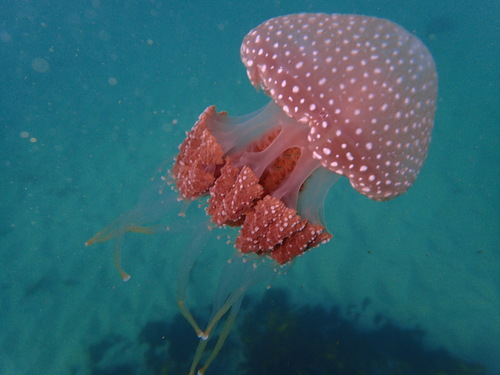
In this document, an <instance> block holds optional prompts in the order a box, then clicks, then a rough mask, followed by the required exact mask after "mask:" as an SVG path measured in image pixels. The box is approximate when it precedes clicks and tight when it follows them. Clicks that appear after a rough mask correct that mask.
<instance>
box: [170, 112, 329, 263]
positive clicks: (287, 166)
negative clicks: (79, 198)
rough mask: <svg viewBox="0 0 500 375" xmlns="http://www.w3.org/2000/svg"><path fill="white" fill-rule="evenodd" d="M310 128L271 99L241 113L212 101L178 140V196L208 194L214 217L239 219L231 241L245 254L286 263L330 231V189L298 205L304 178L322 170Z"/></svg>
mask: <svg viewBox="0 0 500 375" xmlns="http://www.w3.org/2000/svg"><path fill="white" fill-rule="evenodd" d="M308 132H309V129H308V126H307V125H304V124H301V123H299V122H297V121H296V120H294V119H292V118H290V117H288V116H287V115H286V114H285V113H284V112H283V111H282V110H281V108H280V107H279V106H277V105H276V104H275V103H274V102H271V103H269V104H268V105H266V106H265V107H263V108H261V109H260V110H258V111H255V112H254V113H251V114H248V115H244V116H240V117H229V116H228V115H227V113H226V112H219V113H217V112H216V110H215V107H214V106H211V107H208V108H207V109H206V110H205V111H204V112H203V113H202V114H201V115H200V117H199V119H198V121H197V122H196V124H195V125H194V127H193V129H192V130H191V131H190V132H189V133H188V134H187V136H186V139H185V140H184V142H183V143H182V144H181V146H180V148H179V149H180V151H179V155H178V156H177V158H176V160H175V164H174V166H173V168H172V176H173V177H174V179H175V181H176V185H177V187H178V190H179V193H180V195H181V197H182V198H184V199H190V200H192V199H196V198H198V197H201V196H205V195H208V196H209V200H208V208H207V213H208V214H209V215H210V216H211V218H212V221H213V222H214V223H216V224H217V225H231V226H241V230H240V233H239V235H238V237H237V239H236V242H235V246H236V247H237V248H238V249H239V250H240V251H241V252H242V253H247V252H255V253H257V254H263V255H268V256H270V257H272V258H273V259H275V260H276V261H277V262H278V263H280V264H283V263H286V262H288V261H290V260H291V259H293V258H294V257H295V256H297V255H301V254H302V253H303V252H305V251H306V250H308V249H310V248H312V247H315V246H317V245H319V244H320V243H322V242H325V241H327V240H329V239H330V238H331V237H332V236H331V234H330V233H328V232H327V231H326V229H325V225H324V222H323V221H322V215H321V211H322V207H323V202H324V198H325V195H326V193H327V191H328V189H323V191H322V192H321V194H320V195H319V196H316V197H314V198H313V199H311V197H310V196H309V197H308V198H307V199H305V201H306V202H307V207H306V208H305V209H304V213H302V210H301V212H298V211H297V210H298V208H299V207H301V206H304V205H301V204H300V202H299V201H300V200H302V196H304V197H307V196H308V195H310V194H308V192H307V190H308V189H307V184H305V182H306V180H307V179H308V178H309V177H310V176H311V175H312V174H313V172H315V171H316V170H320V169H324V168H323V167H321V164H320V162H319V161H318V160H316V159H315V158H313V156H312V152H311V151H310V150H309V148H308V141H307V135H308ZM329 174H330V175H333V176H335V174H333V173H332V172H329ZM334 180H335V178H334V179H333V180H332V182H331V183H330V185H329V186H331V184H333V182H334ZM329 186H328V187H329ZM304 187H306V188H304ZM313 190H315V193H316V194H317V193H318V191H321V190H318V189H313ZM299 197H301V198H300V199H299Z"/></svg>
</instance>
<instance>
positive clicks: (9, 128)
mask: <svg viewBox="0 0 500 375" xmlns="http://www.w3.org/2000/svg"><path fill="white" fill-rule="evenodd" d="M403 4H404V5H403ZM499 10H500V5H499V3H498V1H495V0H481V1H474V0H460V1H451V0H447V1H441V0H432V1H431V0H425V1H422V0H409V1H405V2H404V3H403V2H401V1H398V0H392V1H390V0H382V1H371V0H364V1H363V0H358V1H326V0H325V1H279V0H275V1H244V0H243V1H242V0H238V1H201V0H198V1H173V0H172V1H168V0H164V1H159V0H158V1H154V0H150V1H100V0H91V1H78V2H77V1H69V0H59V1H14V0H5V1H2V2H1V3H0V66H1V69H0V83H1V84H0V176H1V179H0V374H5V375H11V374H16V375H17V374H33V373H38V374H78V375H83V374H94V375H97V374H101V375H103V374H122V375H123V374H179V373H187V370H188V368H189V363H190V360H191V357H192V354H193V353H194V349H195V346H196V338H195V335H194V333H193V332H192V329H191V327H190V326H189V325H188V324H187V323H186V322H184V320H183V319H182V318H181V317H180V316H179V314H178V311H177V306H176V303H175V294H176V278H177V269H178V266H179V263H180V260H181V258H182V254H183V252H184V249H185V248H186V247H189V246H190V245H192V244H193V243H195V241H196V243H200V242H201V243H203V247H204V252H203V255H202V256H201V258H200V260H199V262H198V263H199V267H198V268H196V269H195V272H194V273H193V275H192V278H191V281H190V285H189V291H188V293H189V303H190V305H191V306H192V307H193V310H194V311H195V314H197V315H198V316H199V317H200V318H201V319H206V318H207V317H208V315H209V313H210V303H211V300H212V298H213V294H214V289H215V284H216V281H217V279H218V276H219V274H220V270H221V268H222V266H223V264H224V263H225V260H226V259H227V258H229V257H230V256H231V254H232V253H233V248H232V245H231V244H226V241H225V240H224V239H220V238H218V235H219V237H220V236H225V231H224V230H220V231H219V230H218V229H216V230H212V231H206V230H204V228H200V225H199V223H200V218H202V216H203V215H204V210H203V209H201V208H198V207H197V204H196V203H195V204H192V205H191V206H192V207H190V208H189V210H188V212H187V214H188V215H187V217H186V218H182V217H179V216H178V215H177V213H178V212H179V206H178V205H176V204H175V195H174V193H171V194H172V206H171V207H172V208H171V209H170V210H169V211H168V212H166V215H165V221H166V222H167V223H168V224H169V225H170V227H171V232H170V233H163V234H156V235H152V236H145V235H139V234H130V235H127V236H126V237H125V244H124V248H123V254H122V255H123V256H122V259H123V265H124V268H125V269H126V270H127V271H128V272H130V273H131V274H132V279H131V280H130V281H129V282H127V283H123V282H122V281H121V279H120V277H119V275H118V273H117V272H116V270H115V268H114V267H113V261H112V250H113V245H112V244H111V243H105V244H99V245H94V246H92V247H88V248H86V247H85V246H84V242H85V241H86V240H87V239H89V238H90V237H91V236H92V235H94V234H95V233H96V232H97V231H98V230H100V229H101V228H102V227H103V226H105V225H106V224H108V223H109V222H110V221H112V220H113V219H114V218H116V217H117V216H118V215H119V214H120V213H122V212H124V211H127V210H128V209H130V208H131V207H133V206H134V205H135V204H136V202H137V200H138V199H139V198H138V197H140V196H141V194H143V192H144V191H148V188H151V184H152V183H151V181H150V179H151V177H152V176H153V175H154V174H155V171H156V170H157V169H158V167H159V166H162V165H163V166H164V167H165V168H168V167H169V166H170V164H171V160H172V158H173V157H174V155H175V153H176V150H177V146H178V144H179V143H180V142H181V141H182V139H183V137H184V134H185V132H186V131H187V130H189V129H190V128H191V126H192V125H193V124H194V122H195V121H196V119H197V117H198V115H199V114H200V113H201V112H202V111H203V110H204V109H205V108H206V107H207V106H208V105H211V104H215V105H217V108H218V110H226V111H228V112H229V113H230V114H231V115H241V114H245V113H248V112H251V111H253V110H255V109H257V108H260V107H261V106H262V105H263V104H265V103H266V102H267V101H268V98H267V97H266V96H265V95H264V94H263V93H262V92H255V90H254V88H253V87H252V86H251V85H250V83H249V82H248V79H247V77H246V72H245V69H244V67H243V65H242V63H241V62H240V59H239V46H240V43H241V41H242V39H243V37H244V36H245V35H246V33H247V32H248V31H249V30H250V29H252V28H253V27H255V26H257V25H258V24H260V23H261V22H263V21H265V20H266V19H268V18H271V17H275V16H278V15H284V14H288V13H296V12H325V13H356V14H364V15H371V16H378V17H382V18H387V19H390V20H392V21H394V22H396V23H398V24H400V25H402V26H403V27H404V28H406V29H407V30H409V31H410V32H412V33H415V34H416V35H417V36H418V37H419V38H421V39H422V41H423V42H424V43H425V44H426V45H427V47H428V48H429V50H430V51H431V53H432V55H433V56H434V59H435V61H436V65H437V70H438V75H439V93H438V109H437V114H436V119H435V128H434V133H433V139H432V143H431V147H430V153H429V156H428V159H427V162H426V164H425V165H424V168H423V169H422V172H421V174H420V176H419V178H418V180H417V181H416V183H415V184H414V186H413V187H412V188H411V189H410V190H409V191H408V192H407V193H406V194H404V195H403V196H402V197H400V198H397V199H395V200H391V201H388V202H383V203H380V202H373V201H370V200H369V199H367V198H365V197H363V196H361V195H360V194H358V193H357V192H355V191H354V190H353V189H352V188H351V187H350V185H349V183H348V182H347V180H346V179H342V180H341V181H339V182H338V183H337V184H336V185H335V186H334V187H333V188H332V190H331V191H330V193H329V196H328V199H327V202H326V206H325V213H326V222H327V225H328V228H329V230H330V231H331V232H332V233H333V235H334V238H333V240H332V241H330V242H329V243H328V244H327V245H323V246H321V247H319V248H317V249H314V250H312V251H310V252H308V253H307V254H305V255H304V256H302V257H301V258H299V259H297V260H296V261H295V264H294V265H293V266H292V267H291V268H290V269H289V270H288V272H287V273H286V274H285V275H280V276H279V277H277V278H276V280H275V281H274V282H273V283H272V285H271V286H272V287H271V289H269V290H267V289H266V286H265V285H258V286H256V287H255V288H253V290H252V291H251V292H250V293H249V296H248V298H247V299H246V300H245V303H244V305H243V307H242V311H241V312H240V316H239V319H238V321H237V324H236V327H235V328H234V330H233V332H232V334H231V336H230V338H229V340H230V341H229V343H228V344H227V345H226V346H225V347H224V348H223V350H222V352H221V354H220V355H219V357H218V358H217V359H216V361H215V363H214V364H213V368H211V369H210V370H209V371H208V373H213V374H235V373H241V374H250V375H253V374H280V373H283V374H284V373H286V374H376V373H384V374H438V373H439V374H499V373H500V349H499V348H500V318H499V311H500V246H499V244H500V205H499V188H500V186H499V177H498V176H499V167H498V162H499V160H500V155H499V151H498V150H499V144H500V142H499V141H500V139H499V133H500V131H499V126H500V103H499V89H498V87H499V85H498V82H499V78H500V77H499V72H500V67H499V63H498V62H499V61H500V49H499V45H498V40H499V39H500V32H499V30H500V27H499V26H500V21H499V20H500V11H499ZM153 188H154V187H153ZM143 199H145V200H146V201H147V199H148V196H147V194H146V197H145V198H144V195H143ZM139 201H140V199H139ZM147 203H151V202H145V203H144V205H145V206H146V205H147ZM140 207H142V206H141V205H140V204H139V208H140ZM196 223H198V224H196ZM200 236H201V237H200Z"/></svg>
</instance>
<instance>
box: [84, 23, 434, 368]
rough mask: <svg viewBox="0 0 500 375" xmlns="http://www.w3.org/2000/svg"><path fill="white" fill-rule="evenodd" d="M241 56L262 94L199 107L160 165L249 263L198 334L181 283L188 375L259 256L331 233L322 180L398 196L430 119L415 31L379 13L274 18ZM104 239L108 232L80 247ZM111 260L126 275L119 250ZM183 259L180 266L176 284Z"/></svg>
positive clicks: (297, 248)
mask: <svg viewBox="0 0 500 375" xmlns="http://www.w3.org/2000/svg"><path fill="white" fill-rule="evenodd" d="M241 59H242V61H243V63H244V64H245V67H246V69H247V74H248V77H249V79H250V81H251V82H252V84H253V85H254V86H255V87H260V88H262V89H263V91H264V92H265V93H266V94H267V95H269V96H270V97H271V99H272V100H271V101H270V103H269V104H268V105H266V106H265V107H264V108H262V109H260V110H258V111H256V112H254V113H252V114H249V115H245V116H241V117H236V118H230V117H229V116H228V115H227V113H226V112H217V111H216V109H215V107H214V106H211V107H208V108H207V109H206V110H205V111H204V112H203V113H202V114H201V115H200V117H199V119H198V121H197V122H196V124H195V125H194V127H193V128H192V130H191V131H190V132H188V133H187V136H186V139H185V140H184V142H183V143H182V144H181V145H180V147H179V154H178V156H177V157H176V160H175V164H174V166H173V168H172V170H171V174H172V177H173V179H174V181H175V184H176V186H177V190H178V193H179V195H180V197H181V198H182V199H186V200H194V199H198V198H199V197H203V196H208V208H207V213H208V214H209V215H210V217H211V220H212V221H213V222H214V223H215V224H217V225H229V226H234V227H240V229H239V233H238V236H237V238H236V241H235V247H236V248H237V249H238V253H239V254H240V256H239V258H238V259H240V260H241V259H246V260H245V261H243V262H240V263H238V262H235V263H238V264H239V265H238V266H236V265H235V266H234V267H241V266H242V264H243V263H245V262H246V263H249V264H251V267H250V266H249V267H247V268H242V271H241V272H239V271H238V273H239V276H240V279H239V281H238V282H236V284H235V285H234V286H233V288H234V290H233V291H232V292H230V293H227V296H226V295H225V297H224V298H223V300H225V302H224V303H223V304H222V305H220V304H219V305H217V306H218V307H217V308H215V309H214V311H215V313H214V315H213V316H212V318H211V319H210V323H209V324H208V326H207V329H205V330H201V329H200V327H199V326H198V324H197V322H196V321H195V319H194V318H193V317H192V315H191V314H190V312H189V310H188V309H187V307H186V306H185V303H184V296H185V288H184V287H182V288H180V290H181V291H180V293H179V296H178V305H179V307H180V309H181V312H182V313H183V315H184V316H185V317H186V319H187V320H188V321H189V322H190V323H191V325H192V326H193V327H194V329H195V331H196V333H197V334H198V336H199V337H200V338H201V340H200V344H199V347H198V350H197V352H196V355H195V358H194V360H193V365H192V367H191V370H190V373H191V374H194V373H195V371H196V368H198V364H199V362H200V360H201V357H202V354H203V352H204V350H205V347H206V345H207V339H208V338H210V337H211V335H212V330H213V328H214V327H215V325H216V324H217V322H218V321H219V320H220V319H221V318H222V317H223V316H224V315H225V314H226V313H227V312H228V315H227V318H226V323H225V325H224V328H223V330H222V333H221V334H220V336H219V338H218V341H217V344H216V345H215V347H214V349H213V350H212V352H211V355H210V356H209V357H208V359H207V361H206V364H205V365H204V366H203V367H201V368H200V369H199V370H198V372H197V373H198V374H202V373H204V372H205V370H206V368H207V367H208V365H209V364H210V363H211V362H212V361H213V359H214V358H215V356H216V355H217V353H218V352H219V350H220V348H221V346H222V344H223V342H224V340H225V338H226V337H227V335H228V333H229V331H230V328H231V326H232V323H233V322H234V319H235V317H236V314H237V312H238V308H239V304H240V303H241V298H242V297H243V295H244V292H245V291H246V289H248V287H250V286H251V285H253V284H255V283H256V282H258V281H260V280H263V279H264V276H262V275H257V274H256V273H255V272H256V271H255V270H256V269H259V267H260V266H259V265H260V264H261V262H262V260H263V259H268V260H270V261H271V264H274V265H273V266H272V267H271V269H272V270H274V269H276V266H277V265H285V264H287V263H289V262H290V261H291V260H293V259H294V258H295V257H297V256H300V255H302V254H303V253H304V252H305V251H307V250H308V249H311V248H313V247H315V246H317V245H319V244H321V243H324V242H326V241H328V240H329V239H330V238H331V237H332V236H331V234H330V233H329V232H328V231H327V230H326V227H325V223H324V222H323V220H322V215H321V210H322V205H323V200H324V197H325V195H326V192H327V191H328V189H329V187H330V186H331V185H332V184H333V183H334V182H335V181H336V180H337V179H338V178H339V177H341V176H346V177H347V178H348V179H349V181H350V183H351V185H352V186H353V187H354V189H356V190H357V191H358V192H359V193H361V194H363V195H365V196H367V197H368V198H370V199H373V200H376V201H384V200H388V199H392V198H394V197H397V196H399V195H401V194H403V193H404V192H405V191H406V190H408V188H409V187H410V186H411V185H412V184H413V182H414V181H415V179H416V178H417V176H418V173H419V172H420V169H421V168H422V165H423V163H424V161H425V158H426V156H427V151H428V147H429V142H430V137H431V132H432V127H433V122H434V112H435V108H436V95H437V74H436V70H435V65H434V61H433V59H432V56H431V55H430V53H429V51H428V50H427V48H426V47H425V46H424V45H423V43H422V42H421V41H420V40H419V39H418V38H417V37H415V36H413V35H411V34H409V33H408V32H407V31H406V30H404V29H403V28H402V27H400V26H398V25H396V24H394V23H392V22H390V21H387V20H383V19H379V18H374V17H366V16H359V15H336V14H334V15H328V14H294V15H289V16H283V17H277V18H273V19H270V20H268V21H266V22H264V23H262V24H261V25H259V26H258V27H256V28H255V29H253V30H252V31H250V32H249V33H248V35H247V36H246V37H245V39H244V40H243V44H242V46H241ZM129 216H130V215H129ZM128 220H131V219H128ZM115 227H116V224H115V225H114V226H113V227H112V228H113V229H112V230H113V233H123V232H124V231H126V230H134V231H137V232H147V230H144V229H142V228H143V227H142V226H140V225H137V223H135V222H134V223H130V222H127V223H122V224H120V225H119V227H120V228H121V230H119V228H118V229H115ZM123 228H125V229H123ZM128 228H131V229H128ZM111 237H113V234H110V233H109V229H108V231H105V232H100V233H98V234H97V235H96V236H95V237H93V238H92V239H91V240H89V241H88V242H87V244H91V243H94V242H100V241H102V240H107V239H109V238H111ZM241 254H247V255H241ZM252 254H253V255H252ZM115 259H116V265H117V267H118V269H119V270H120V272H121V273H122V277H123V275H125V277H124V278H126V277H128V274H126V273H125V272H124V271H123V270H122V269H121V266H120V263H119V253H117V255H116V257H115ZM248 259H251V261H248ZM192 262H194V260H193V261H192ZM192 262H187V263H186V264H184V265H183V266H182V267H183V272H181V273H180V275H181V276H180V280H181V283H182V285H185V284H186V283H187V281H186V280H187V278H188V275H189V272H190V270H191V267H192ZM272 272H274V271H272ZM264 274H265V272H264ZM219 297H220V296H219Z"/></svg>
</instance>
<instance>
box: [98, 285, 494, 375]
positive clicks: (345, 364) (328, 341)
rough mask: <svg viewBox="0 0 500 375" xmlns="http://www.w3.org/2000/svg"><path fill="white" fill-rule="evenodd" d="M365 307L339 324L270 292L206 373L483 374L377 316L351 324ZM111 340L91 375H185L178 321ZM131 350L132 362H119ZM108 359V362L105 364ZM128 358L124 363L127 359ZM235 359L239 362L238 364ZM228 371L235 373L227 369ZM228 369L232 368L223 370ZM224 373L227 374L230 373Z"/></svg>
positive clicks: (187, 334)
mask: <svg viewBox="0 0 500 375" xmlns="http://www.w3.org/2000/svg"><path fill="white" fill-rule="evenodd" d="M369 304H370V302H369V301H368V300H366V301H365V303H364V304H363V306H361V308H353V309H352V310H353V311H356V312H355V313H352V314H351V316H349V317H347V318H344V317H342V315H341V313H340V311H339V308H338V307H332V308H331V309H325V308H324V307H320V306H302V307H300V306H292V305H291V304H290V302H289V300H288V295H287V293H286V292H285V291H283V290H277V289H276V290H275V289H271V290H269V291H267V292H266V294H265V295H264V297H263V298H262V299H261V300H260V301H254V300H248V301H247V303H245V306H244V307H243V308H242V310H243V311H242V312H241V314H242V316H241V320H240V324H239V325H238V327H237V329H236V330H235V332H233V336H232V337H231V336H230V338H229V340H230V342H229V345H226V346H225V347H224V349H223V350H222V352H221V354H220V355H219V357H218V358H217V360H216V361H215V363H214V364H213V366H212V368H211V369H210V370H209V373H212V374H218V375H224V374H228V375H229V374H234V373H238V374H246V375H257V374H258V375H271V374H272V375H280V374H287V375H306V374H311V375H312V374H314V375H344V374H345V375H376V374H384V375H482V374H485V372H486V371H485V368H484V367H483V366H481V365H479V364H474V363H468V362H466V361H464V360H462V359H460V358H456V357H453V356H451V355H450V354H449V353H448V352H447V351H446V350H444V349H427V348H426V347H425V345H424V343H423V339H424V336H425V332H423V331H422V330H420V329H418V328H415V329H400V328H398V327H396V326H395V325H394V324H392V323H391V322H390V321H388V320H387V319H385V318H384V317H383V316H377V317H376V318H375V320H376V321H375V323H376V327H377V328H376V329H375V330H373V331H363V330H360V329H359V328H357V324H356V321H357V319H359V318H360V316H361V315H362V314H363V311H364V310H365V308H366V307H367V306H368V305H369ZM124 340H125V338H123V337H116V336H113V335H110V336H108V337H104V338H103V339H102V340H100V341H99V342H97V343H95V344H94V345H92V346H91V347H90V348H89V360H90V363H89V366H90V372H91V373H92V375H114V374H120V375H127V374H134V375H138V374H158V375H167V374H183V373H186V371H187V369H188V368H189V364H190V361H191V359H192V355H193V350H194V348H195V347H196V344H197V338H196V337H195V335H194V333H193V331H192V329H191V327H190V326H189V325H188V324H187V323H186V322H185V321H184V318H182V316H181V315H180V314H177V315H176V316H175V317H174V318H173V319H172V321H171V322H163V321H151V322H148V323H147V324H146V325H145V326H144V327H143V329H142V331H141V333H140V335H139V337H138V338H137V340H136V342H126V341H124ZM127 347H128V348H130V347H136V348H137V355H136V357H135V360H132V361H131V362H127V363H123V362H121V361H120V359H119V355H120V352H125V348H127ZM109 357H113V358H114V360H113V361H112V362H109V361H108V360H106V358H108V359H109ZM128 358H130V357H128ZM234 358H241V359H242V361H241V363H239V364H236V363H235V360H234ZM230 366H234V367H232V368H231V367H230ZM229 368H231V369H229ZM228 371H229V372H228Z"/></svg>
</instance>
